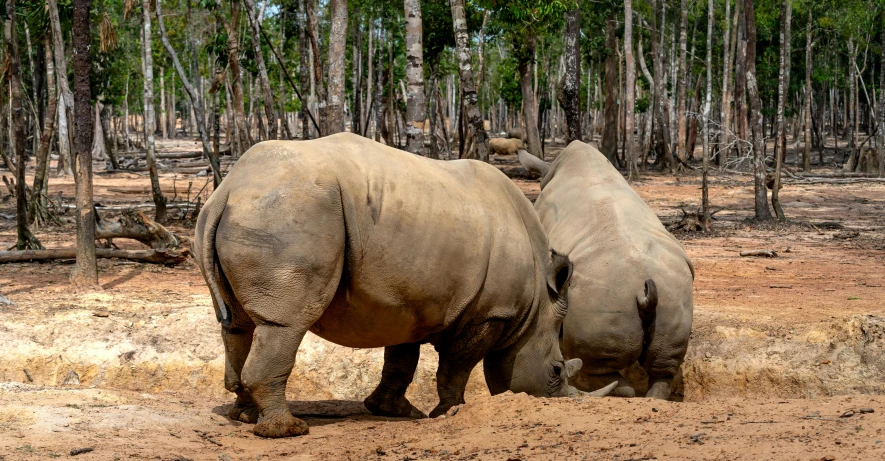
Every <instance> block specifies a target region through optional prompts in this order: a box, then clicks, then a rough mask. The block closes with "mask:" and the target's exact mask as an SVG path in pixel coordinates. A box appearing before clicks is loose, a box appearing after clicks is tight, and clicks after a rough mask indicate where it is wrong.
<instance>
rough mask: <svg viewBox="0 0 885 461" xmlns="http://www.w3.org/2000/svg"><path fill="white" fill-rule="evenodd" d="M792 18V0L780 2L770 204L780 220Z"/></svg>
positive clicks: (785, 149)
mask: <svg viewBox="0 0 885 461" xmlns="http://www.w3.org/2000/svg"><path fill="white" fill-rule="evenodd" d="M792 18H793V0H782V2H781V30H780V42H781V43H780V60H779V61H778V77H777V136H776V137H775V145H776V146H777V148H776V149H775V152H777V155H775V161H774V163H775V168H774V186H772V188H771V206H772V208H774V213H775V214H776V215H777V219H778V220H780V221H784V220H786V217H785V216H784V210H783V209H782V208H781V202H780V197H779V195H780V191H779V189H780V185H781V167H782V166H783V163H784V159H785V158H786V156H787V124H786V121H785V120H784V106H786V104H787V92H788V91H790V88H789V87H790V22H791V21H792Z"/></svg>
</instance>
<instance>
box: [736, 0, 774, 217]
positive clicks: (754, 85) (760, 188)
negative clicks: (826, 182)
mask: <svg viewBox="0 0 885 461" xmlns="http://www.w3.org/2000/svg"><path fill="white" fill-rule="evenodd" d="M742 2H743V5H742V6H743V8H741V9H742V10H743V11H744V17H745V18H746V19H745V27H746V50H747V51H746V63H747V93H748V94H749V95H750V117H751V123H750V129H751V131H752V134H753V160H754V161H753V177H754V190H755V205H756V206H755V211H756V213H755V216H756V219H757V220H759V221H768V220H770V219H771V211H770V210H769V209H768V192H767V191H766V188H765V150H764V149H765V132H764V131H763V126H762V99H761V98H760V97H759V84H758V80H756V13H755V9H754V7H753V0H742Z"/></svg>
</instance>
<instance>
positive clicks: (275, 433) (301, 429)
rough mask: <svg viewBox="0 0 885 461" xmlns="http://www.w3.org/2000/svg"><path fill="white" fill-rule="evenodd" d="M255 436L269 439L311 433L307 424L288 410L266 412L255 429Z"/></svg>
mask: <svg viewBox="0 0 885 461" xmlns="http://www.w3.org/2000/svg"><path fill="white" fill-rule="evenodd" d="M253 432H254V433H255V435H257V436H260V437H268V438H280V437H294V436H296V435H305V434H307V433H308V432H310V429H309V428H308V427H307V423H306V422H304V421H302V420H300V419H298V418H296V417H294V416H292V415H291V414H290V413H289V410H288V409H284V410H282V411H265V412H263V413H262V414H261V417H260V418H259V419H258V424H256V425H255V429H253Z"/></svg>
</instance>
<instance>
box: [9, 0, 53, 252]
mask: <svg viewBox="0 0 885 461" xmlns="http://www.w3.org/2000/svg"><path fill="white" fill-rule="evenodd" d="M15 19H16V12H15V0H6V21H5V22H4V26H5V27H4V34H3V35H4V38H5V39H6V69H7V72H8V75H9V87H10V91H9V93H10V108H9V109H10V112H11V118H12V139H11V140H10V141H11V142H10V144H11V145H12V147H13V149H12V150H13V152H12V153H13V155H14V156H15V157H16V158H17V163H18V165H16V169H15V173H16V178H15V215H16V223H17V226H16V241H15V249H16V250H28V249H39V248H43V246H42V245H40V241H39V240H37V237H35V236H34V234H32V233H31V230H30V228H29V227H28V216H29V214H28V195H27V183H26V182H25V170H26V169H27V166H28V157H27V155H26V152H25V119H24V114H23V111H24V110H23V108H22V95H21V91H22V82H21V65H20V63H19V55H18V34H17V29H16V20H15ZM40 192H41V191H40V190H34V191H32V193H33V194H35V195H36V194H39V193H40Z"/></svg>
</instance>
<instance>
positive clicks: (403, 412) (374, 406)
mask: <svg viewBox="0 0 885 461" xmlns="http://www.w3.org/2000/svg"><path fill="white" fill-rule="evenodd" d="M363 404H365V405H366V409H367V410H369V411H370V412H371V413H372V414H373V415H375V416H387V417H391V418H426V417H427V415H425V414H424V413H423V412H422V411H421V410H419V409H417V408H415V406H414V405H412V404H411V402H409V400H408V399H406V398H405V397H401V398H399V399H396V400H391V399H389V398H384V397H378V396H376V395H375V394H374V393H373V394H372V395H370V396H369V397H368V398H366V400H364V401H363Z"/></svg>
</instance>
